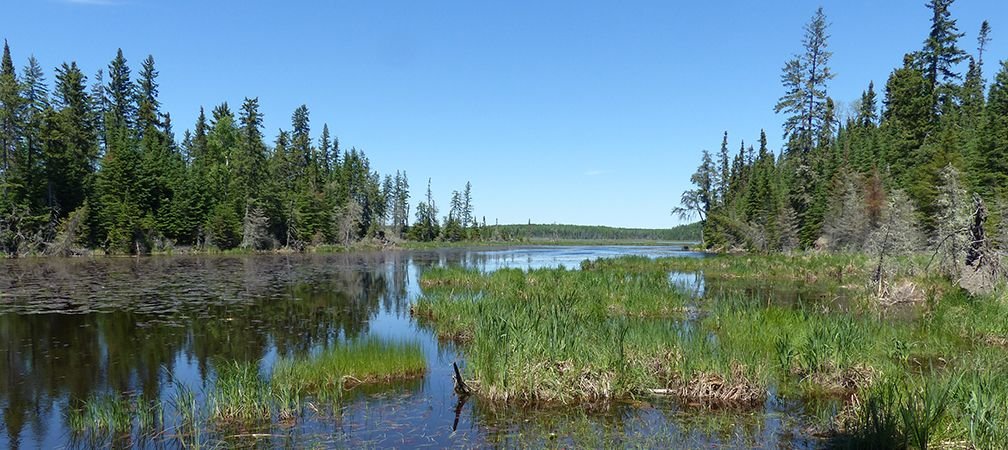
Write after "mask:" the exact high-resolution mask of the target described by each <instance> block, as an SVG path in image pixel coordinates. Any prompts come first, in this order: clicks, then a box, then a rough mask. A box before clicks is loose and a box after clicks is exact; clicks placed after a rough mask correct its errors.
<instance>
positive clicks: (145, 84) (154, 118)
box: [137, 55, 161, 134]
mask: <svg viewBox="0 0 1008 450" xmlns="http://www.w3.org/2000/svg"><path fill="white" fill-rule="evenodd" d="M157 76H158V71H157V69H155V68H154V56H153V55H148V56H147V59H145V60H144V62H143V68H142V70H141V71H140V80H139V82H138V83H137V88H138V95H137V100H138V103H139V107H138V111H137V130H138V131H139V132H140V133H141V134H143V133H146V132H147V129H148V128H153V127H158V126H160V122H159V117H160V111H159V109H160V107H161V103H160V102H159V101H158V98H157V96H158V84H157Z"/></svg>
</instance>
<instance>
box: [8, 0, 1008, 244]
mask: <svg viewBox="0 0 1008 450" xmlns="http://www.w3.org/2000/svg"><path fill="white" fill-rule="evenodd" d="M5 3H6V4H5V5H4V6H3V7H2V10H3V16H4V27H3V29H2V30H0V33H2V36H0V37H2V38H6V39H8V40H9V41H10V45H11V49H12V52H13V56H14V58H15V60H16V64H17V65H18V66H19V67H20V66H22V65H23V64H24V62H25V61H26V59H27V57H28V55H29V54H34V55H35V56H36V57H37V58H38V59H39V61H40V62H41V63H42V65H43V67H45V69H46V75H47V79H48V80H50V81H51V80H52V78H53V74H52V73H53V68H54V67H55V66H56V65H57V64H59V63H61V62H63V61H68V60H76V61H77V62H78V64H79V65H80V66H81V67H82V69H83V70H84V71H85V73H87V74H89V76H90V75H91V74H94V73H95V72H96V71H97V70H98V69H99V68H103V67H105V66H106V65H107V64H108V62H109V61H110V60H111V59H112V57H113V56H114V55H115V51H116V48H119V47H122V49H123V51H124V52H125V55H126V57H127V58H128V59H129V61H130V64H131V66H133V67H134V73H137V72H138V69H139V64H140V62H141V61H142V60H143V58H144V57H146V56H147V55H148V54H153V55H154V57H155V59H156V61H157V65H158V68H159V70H160V72H161V76H160V83H161V100H162V102H163V104H164V109H165V110H167V111H169V112H171V114H172V117H173V122H174V124H175V128H176V133H177V135H178V137H179V138H181V135H182V132H183V131H184V130H185V129H186V128H191V127H192V124H193V123H194V121H195V118H196V115H197V112H198V109H199V107H200V106H201V105H203V106H206V107H207V109H208V110H209V109H210V108H212V107H213V105H215V104H218V103H220V102H223V101H227V102H228V103H230V104H231V105H232V109H235V108H236V107H237V106H238V105H239V104H240V103H241V101H242V99H243V98H244V97H245V96H249V97H255V96H258V97H259V100H260V103H261V105H262V108H263V112H264V113H265V116H266V118H265V124H266V134H267V136H268V139H269V140H270V141H271V142H272V139H273V137H274V136H275V135H276V131H277V130H278V129H279V128H285V129H286V128H289V124H290V115H291V113H292V112H293V110H294V108H296V107H297V106H298V105H300V104H301V103H305V104H307V105H308V107H309V108H310V110H311V119H312V128H313V130H312V131H313V134H316V135H317V133H318V132H319V131H321V128H322V124H323V123H324V122H325V123H328V124H329V127H330V130H331V131H332V132H333V133H335V134H336V135H338V137H339V139H340V142H341V144H342V145H343V146H345V147H349V146H356V147H358V148H360V149H363V150H364V151H365V152H366V153H367V155H368V157H369V158H370V159H371V162H372V165H373V167H375V168H377V169H378V170H379V171H380V172H382V173H383V174H384V173H389V172H392V173H394V172H395V170H396V169H405V170H406V171H407V172H408V174H409V176H410V182H411V184H412V188H413V189H412V191H413V199H414V203H415V201H416V200H419V199H420V197H421V196H422V195H423V192H424V189H425V187H426V181H427V178H428V177H430V178H432V179H433V190H434V193H435V195H436V197H437V201H438V203H439V204H440V205H441V207H442V212H445V211H444V206H445V205H446V204H447V200H448V196H449V195H450V192H451V190H453V189H459V190H460V189H461V188H462V187H463V185H464V184H465V182H466V180H471V181H472V183H473V196H474V200H475V205H476V207H477V215H485V216H486V219H487V221H488V222H489V223H493V222H494V221H495V220H499V221H500V222H501V223H524V222H526V221H528V220H530V219H531V220H532V221H533V222H540V223H554V222H556V223H577V224H604V225H612V226H635V227H668V226H672V225H674V224H677V223H678V222H679V221H678V220H677V219H676V218H673V217H672V216H670V215H669V210H670V209H671V208H672V207H673V206H675V205H676V204H677V200H678V198H679V194H680V193H681V192H682V191H683V190H684V189H686V188H688V187H689V175H690V174H691V173H692V172H693V170H694V168H695V167H696V165H697V163H698V161H699V154H700V150H701V149H703V148H708V149H711V150H716V149H717V147H719V144H720V141H721V133H722V132H724V131H726V130H727V131H728V133H729V138H730V142H731V148H732V150H733V151H734V150H736V149H737V148H738V145H739V140H740V139H745V140H746V142H755V140H756V139H757V137H758V136H759V130H760V129H761V128H765V129H766V130H767V134H768V136H769V138H770V143H771V146H772V148H774V149H779V148H780V143H781V139H780V134H781V131H780V123H781V118H780V117H778V116H776V115H775V114H774V113H773V111H772V107H773V105H774V103H775V102H776V100H777V98H778V97H779V96H780V94H781V87H780V83H779V75H780V68H781V66H782V65H783V63H784V61H785V60H786V59H787V58H788V57H789V56H790V55H791V54H793V53H795V52H797V51H799V50H800V39H801V36H802V26H803V25H804V24H805V23H806V22H807V21H808V19H809V18H810V17H811V16H812V14H813V12H814V11H815V8H816V7H817V6H819V5H820V4H819V3H815V2H800V1H781V2H756V1H749V0H745V1H725V2H706V1H694V2H679V1H666V0H659V1H634V2H620V4H619V5H615V4H614V3H615V2H595V1H535V2H526V1H506V2H493V3H494V4H491V2H479V1H475V2H474V1H423V2H421V1H398V2H381V1H363V2H361V1H358V2H346V1H318V2H308V1H284V2H277V1H191V0H185V1H167V0H161V1H152V0H8V1H7V2H5ZM924 3H925V1H924V0H898V1H874V0H872V1H870V0H849V1H826V2H823V3H821V5H822V6H823V7H824V8H825V11H826V14H827V17H828V18H829V20H830V22H831V23H832V26H831V27H830V33H831V35H832V37H831V39H830V41H829V43H830V47H831V49H832V50H833V51H834V57H833V60H832V67H833V69H834V71H835V72H837V74H838V75H837V77H836V78H835V79H834V80H833V82H832V83H831V84H830V92H829V93H830V94H831V95H832V96H833V97H834V98H835V99H836V100H838V101H840V102H843V103H848V102H850V101H853V100H855V99H857V98H858V97H859V95H860V92H861V91H862V90H863V89H864V88H865V87H867V85H868V81H869V80H874V81H875V84H876V86H878V88H879V92H880V93H881V92H882V86H883V85H884V83H885V80H886V77H887V76H888V74H889V72H890V71H891V70H892V69H893V68H894V67H896V66H898V65H900V64H901V62H902V56H903V54H904V53H906V52H908V51H913V50H916V49H918V48H920V47H921V43H922V42H923V40H924V37H925V36H926V34H927V31H928V26H929V23H928V20H929V15H928V10H927V9H926V8H925V7H924ZM953 16H954V17H955V18H956V19H958V24H959V28H960V30H961V31H964V32H966V33H967V36H966V37H965V38H964V39H963V40H962V41H961V44H962V46H963V47H964V48H966V49H968V50H970V51H973V49H975V47H976V45H975V42H976V31H977V29H978V28H979V25H980V22H981V21H982V20H983V19H989V20H990V21H991V26H992V28H993V33H992V36H993V42H992V44H991V45H990V49H989V51H988V53H987V56H986V58H985V59H986V60H987V61H988V62H987V64H986V75H987V77H988V79H990V78H991V77H992V72H993V71H994V70H995V69H996V68H997V67H998V61H999V60H1000V59H1003V58H1006V57H1008V2H1003V1H995V0H989V1H979V0H960V1H958V2H956V4H954V5H953Z"/></svg>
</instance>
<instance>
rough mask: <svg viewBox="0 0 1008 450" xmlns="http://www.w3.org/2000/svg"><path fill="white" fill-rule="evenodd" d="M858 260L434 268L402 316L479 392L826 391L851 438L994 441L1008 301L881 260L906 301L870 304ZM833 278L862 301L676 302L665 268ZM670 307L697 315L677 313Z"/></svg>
mask: <svg viewBox="0 0 1008 450" xmlns="http://www.w3.org/2000/svg"><path fill="white" fill-rule="evenodd" d="M871 264H872V261H870V258H867V257H866V256H863V255H783V256H769V257H754V256H723V257H722V256H718V257H712V258H708V259H697V258H667V259H657V260H650V259H647V258H640V257H625V258H617V259H608V260H597V261H586V262H585V263H583V264H582V266H581V269H582V270H580V271H569V270H563V269H542V270H530V271H528V272H522V271H519V270H501V271H498V272H495V273H490V274H482V273H479V272H475V271H471V270H464V269H452V268H448V269H435V270H430V271H427V272H425V273H424V274H423V277H422V279H421V285H422V286H424V289H425V291H424V296H423V297H421V298H420V299H418V300H417V301H416V303H415V304H414V305H413V312H414V315H415V316H416V317H417V318H418V319H419V321H420V323H421V324H422V325H424V326H430V327H432V328H433V329H434V330H435V331H436V332H437V333H438V335H439V336H441V337H443V338H448V339H453V340H456V341H458V342H460V343H461V344H462V348H463V354H464V355H465V357H466V376H467V377H470V378H471V379H472V380H471V381H472V385H473V386H474V387H475V389H476V391H477V394H478V395H480V396H482V397H484V398H485V399H488V400H491V403H493V402H498V403H505V404H507V403H535V404H581V405H598V404H605V403H608V402H610V401H612V400H617V399H626V398H636V397H640V396H646V395H649V394H652V393H656V392H657V393H661V394H663V395H670V396H674V397H678V398H679V399H681V400H682V401H684V402H686V403H689V404H701V405H709V404H716V405H725V404H731V405H742V406H750V407H752V406H758V405H761V404H763V400H765V399H766V398H767V397H768V396H769V395H770V394H769V393H770V392H772V393H773V396H775V397H780V398H796V399H830V400H829V402H832V403H834V404H839V405H840V407H838V408H835V411H834V412H833V413H831V414H827V416H830V417H832V419H829V422H830V424H829V425H828V426H827V428H833V429H835V437H836V438H835V439H831V441H830V442H831V443H835V444H837V445H838V446H840V447H851V448H865V447H869V448H906V447H908V446H909V447H913V448H928V447H948V446H960V447H961V446H975V447H977V448H1008V432H1006V431H1004V428H1005V427H1004V426H1003V424H1005V423H1008V422H1006V420H1008V406H1005V405H1008V381H1002V378H1004V377H1000V376H996V375H992V374H1003V373H1008V325H1006V324H1008V304H1006V302H1005V301H1004V300H999V299H997V298H995V297H990V296H989V297H971V296H969V295H967V294H965V293H964V292H962V291H961V290H959V289H957V288H954V287H953V286H952V285H951V283H950V282H949V281H948V280H945V279H942V278H938V277H935V276H933V275H931V274H929V273H928V272H926V271H925V270H924V269H923V267H924V264H922V263H921V258H920V257H907V258H900V259H894V260H892V261H891V262H890V263H889V264H890V265H891V267H890V268H889V269H888V270H889V272H888V276H890V277H894V278H892V281H891V282H892V283H901V282H904V281H906V282H910V283H914V289H915V290H917V292H918V294H919V295H918V299H917V300H914V301H912V302H910V303H907V304H906V305H904V307H905V309H904V310H901V311H896V312H893V311H892V310H891V309H890V307H891V305H888V304H884V303H880V302H877V301H872V297H871V296H872V295H874V294H873V292H872V291H871V290H870V289H868V286H867V285H868V283H865V282H864V279H867V277H868V276H869V274H870V272H871V270H870V268H869V266H870V265H871ZM676 271H680V272H699V271H702V272H703V273H704V276H705V277H707V276H711V277H715V278H717V277H721V278H724V279H734V280H747V279H752V280H754V281H755V280H759V281H760V282H766V281H767V280H769V281H770V282H773V281H774V280H779V281H780V282H782V283H791V282H800V283H806V284H816V285H821V284H825V285H828V286H845V287H851V289H853V290H855V291H857V290H858V289H860V291H857V292H860V293H861V294H860V295H862V296H863V298H864V299H865V301H860V302H854V303H851V304H846V305H839V306H838V305H834V304H830V303H815V302H796V303H792V304H780V303H777V302H774V301H773V300H774V299H772V298H767V297H761V295H762V294H753V292H761V291H756V290H754V291H750V292H749V293H740V292H737V291H736V292H727V291H725V292H713V291H711V290H708V292H707V293H706V294H705V297H703V298H695V297H691V296H689V295H687V294H683V293H681V292H678V291H677V290H676V289H675V288H674V286H670V283H669V280H668V273H669V272H676ZM685 310H696V311H699V312H698V313H696V314H683V311H685Z"/></svg>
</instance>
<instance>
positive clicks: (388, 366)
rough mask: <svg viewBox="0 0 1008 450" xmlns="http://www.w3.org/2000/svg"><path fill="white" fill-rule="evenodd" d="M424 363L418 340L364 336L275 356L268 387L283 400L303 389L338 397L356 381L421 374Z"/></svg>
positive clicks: (355, 383) (287, 400)
mask: <svg viewBox="0 0 1008 450" xmlns="http://www.w3.org/2000/svg"><path fill="white" fill-rule="evenodd" d="M426 364H427V363H426V360H425V359H424V355H423V351H422V350H421V349H420V345H419V344H417V343H413V342H386V341H382V340H380V339H377V338H367V339H362V340H357V341H351V342H347V343H344V344H341V345H335V346H332V347H329V348H327V349H325V350H323V351H322V352H320V353H319V354H317V355H312V356H308V357H301V358H282V359H280V360H278V361H277V363H276V364H275V365H274V367H273V375H272V378H271V387H272V389H273V391H274V393H275V394H277V395H279V396H280V397H281V398H284V399H286V401H285V403H289V402H290V399H291V398H296V397H297V396H300V395H301V394H302V393H304V394H314V395H318V396H322V397H338V396H339V395H340V392H341V391H342V390H344V389H349V388H351V387H353V386H355V385H358V384H370V383H383V382H389V381H393V380H398V379H406V378H415V377H419V376H422V375H423V373H424V371H425V370H426V368H427V365H426Z"/></svg>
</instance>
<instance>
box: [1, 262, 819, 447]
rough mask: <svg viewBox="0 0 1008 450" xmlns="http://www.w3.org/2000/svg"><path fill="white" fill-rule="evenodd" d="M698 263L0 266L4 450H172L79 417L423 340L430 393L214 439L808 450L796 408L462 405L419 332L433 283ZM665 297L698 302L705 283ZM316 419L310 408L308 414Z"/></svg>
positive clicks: (348, 406) (698, 279)
mask: <svg viewBox="0 0 1008 450" xmlns="http://www.w3.org/2000/svg"><path fill="white" fill-rule="evenodd" d="M627 254H634V255H644V256H649V257H656V256H669V255H692V256H697V255H696V254H692V253H688V252H681V251H679V250H678V249H677V248H672V247H623V246H620V247H525V248H511V249H493V250H475V249H473V250H469V249H446V250H431V251H394V252H371V253H350V254H333V255H254V256H174V257H152V258H102V259H23V260H2V261H0V423H2V424H3V428H4V429H3V431H0V448H47V449H48V448H62V447H81V446H83V447H86V446H91V445H95V444H98V445H103V446H104V445H113V446H126V447H130V446H139V447H146V446H155V447H167V448H173V447H177V446H180V445H181V444H180V441H179V440H175V439H173V435H174V434H173V433H175V431H173V424H174V419H172V418H170V417H169V416H170V413H171V408H167V407H166V412H165V415H166V417H165V426H164V430H162V431H161V433H160V435H159V436H158V437H156V438H154V439H150V440H145V441H138V440H136V436H132V437H130V436H120V437H109V438H108V440H99V441H94V440H90V441H81V440H80V437H79V436H75V435H74V434H72V433H71V432H70V431H69V429H68V426H67V419H66V411H67V410H68V406H69V405H76V404H79V402H80V401H82V400H83V399H86V398H88V397H89V396H94V395H96V394H103V393H121V394H127V395H130V396H134V397H137V398H144V399H161V400H162V401H164V402H165V403H168V402H169V400H170V399H171V398H173V397H172V396H173V394H174V389H176V388H175V386H176V384H175V383H178V382H180V383H184V384H185V385H187V386H190V387H192V388H193V389H194V390H196V391H197V392H202V391H203V390H205V389H207V387H208V386H212V383H213V379H214V367H215V365H216V364H221V363H226V362H230V361H236V360H237V361H259V363H260V366H261V367H262V369H263V371H264V372H266V371H268V370H269V367H270V366H271V365H272V363H273V362H274V361H275V360H276V358H277V357H278V356H281V355H297V354H304V353H307V352H311V351H315V350H318V349H320V348H322V347H325V346H327V345H337V344H338V343H339V342H340V341H342V340H345V339H348V338H357V337H362V336H378V337H382V338H385V339H397V340H407V341H415V342H419V343H420V344H421V346H422V348H423V351H424V353H425V355H426V358H427V363H428V371H427V374H426V376H425V377H424V378H423V379H421V380H415V381H411V382H406V383H400V384H395V385H390V386H379V387H368V388H367V389H358V390H356V391H355V392H354V393H353V394H352V395H351V398H350V400H349V401H346V402H344V403H343V405H342V406H340V407H337V408H336V409H335V410H328V411H326V410H325V408H322V410H319V411H317V412H308V413H306V414H304V415H303V417H302V418H301V419H300V420H299V421H298V422H297V423H295V424H293V425H291V424H279V423H277V424H273V425H271V426H269V427H265V428H264V429H262V430H255V435H254V436H253V435H251V434H248V433H228V432H223V431H220V430H206V432H205V435H204V436H203V437H201V438H200V440H201V441H203V443H204V444H207V445H209V446H211V447H213V446H215V444H220V443H223V444H225V445H227V446H234V445H239V446H256V447H298V448H300V447H323V448H325V447H362V446H364V447H432V448H441V447H486V446H506V447H541V446H613V445H615V446H644V447H705V448H710V447H731V448H733V447H758V448H805V447H814V446H815V441H814V440H807V439H806V438H804V437H803V436H806V435H807V434H808V433H807V432H805V431H804V426H805V424H804V422H803V420H802V417H803V416H804V413H803V411H802V407H801V405H790V404H777V403H776V402H774V401H768V403H767V405H766V407H765V408H763V409H761V410H758V411H755V412H752V411H750V412H725V411H714V412H704V413H700V412H698V411H697V410H696V409H691V408H683V407H681V406H679V405H676V404H674V403H671V404H670V403H662V402H657V403H649V402H639V403H633V404H629V403H628V404H620V405H615V406H613V407H610V408H608V409H607V410H605V411H594V412H585V411H584V410H583V409H581V408H576V409H567V410H561V411H558V410H555V409H553V410H528V409H522V408H516V407H500V406H497V407H494V406H491V405H484V404H481V403H480V402H479V401H478V400H477V399H474V398H473V399H469V400H468V401H467V402H466V403H464V404H462V405H459V403H458V399H457V397H456V396H455V393H454V392H453V390H452V380H451V376H450V370H451V364H452V362H453V361H456V360H460V359H462V358H461V357H460V356H459V355H458V354H457V353H456V349H455V348H454V346H453V345H452V344H450V343H439V342H438V341H437V339H436V338H435V337H434V335H433V333H432V332H430V331H429V330H427V329H424V328H421V327H419V326H418V325H417V324H416V322H415V321H413V320H412V319H411V318H410V315H409V306H410V303H411V302H412V301H413V300H414V299H416V298H417V297H418V296H419V295H420V288H419V285H418V278H419V275H420V274H421V273H422V271H423V270H424V269H425V268H428V267H432V266H439V265H463V266H469V267H476V268H479V269H480V270H485V271H492V270H496V269H497V268H501V267H518V268H539V267H549V266H558V265H563V266H566V267H568V268H576V267H578V265H579V264H580V262H581V261H582V260H584V259H589V258H591V259H594V258H600V257H614V256H620V255H627ZM670 282H673V283H676V284H677V285H681V286H682V287H683V289H687V290H691V291H693V292H696V293H697V294H698V295H703V293H704V291H705V290H711V289H715V288H716V286H715V285H714V284H715V283H713V282H712V281H710V280H707V281H705V280H704V277H703V276H702V274H672V275H670ZM312 411H314V410H312Z"/></svg>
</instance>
